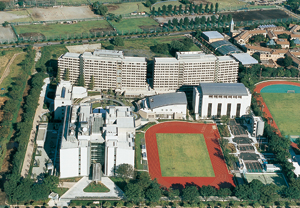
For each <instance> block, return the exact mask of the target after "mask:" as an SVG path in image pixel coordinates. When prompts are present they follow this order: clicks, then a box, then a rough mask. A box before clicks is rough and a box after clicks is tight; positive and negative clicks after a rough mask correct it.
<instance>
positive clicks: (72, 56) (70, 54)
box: [63, 52, 81, 58]
mask: <svg viewBox="0 0 300 208" xmlns="http://www.w3.org/2000/svg"><path fill="white" fill-rule="evenodd" d="M80 55H81V54H80V53H70V52H67V53H65V55H63V57H64V58H79V57H80Z"/></svg>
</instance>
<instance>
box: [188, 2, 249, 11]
mask: <svg viewBox="0 0 300 208" xmlns="http://www.w3.org/2000/svg"><path fill="white" fill-rule="evenodd" d="M192 2H194V3H195V4H198V5H199V4H201V3H202V4H203V5H205V4H211V3H213V4H214V5H215V4H216V3H217V2H218V3H219V10H222V9H229V8H230V7H232V9H233V8H234V7H242V6H245V5H246V2H243V1H239V0H223V1H218V0H194V1H192ZM203 8H204V7H203Z"/></svg>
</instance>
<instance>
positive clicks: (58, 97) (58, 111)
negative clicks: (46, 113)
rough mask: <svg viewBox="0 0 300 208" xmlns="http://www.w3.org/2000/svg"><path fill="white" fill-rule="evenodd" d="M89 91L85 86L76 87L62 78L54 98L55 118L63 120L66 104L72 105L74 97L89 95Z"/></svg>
mask: <svg viewBox="0 0 300 208" xmlns="http://www.w3.org/2000/svg"><path fill="white" fill-rule="evenodd" d="M87 95H88V93H87V90H86V89H85V88H84V87H75V86H72V84H71V83H70V82H69V81H64V80H61V81H60V83H59V84H58V85H57V87H56V93H55V98H54V118H55V119H58V120H63V119H64V115H65V106H68V105H72V103H73V99H76V98H84V97H87Z"/></svg>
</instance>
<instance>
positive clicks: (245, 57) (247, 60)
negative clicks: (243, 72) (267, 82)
mask: <svg viewBox="0 0 300 208" xmlns="http://www.w3.org/2000/svg"><path fill="white" fill-rule="evenodd" d="M231 55H232V56H233V57H234V58H235V59H236V60H237V61H239V62H240V63H241V64H243V65H251V64H258V61H257V60H256V59H255V58H253V57H252V56H250V55H249V54H248V53H233V54H231Z"/></svg>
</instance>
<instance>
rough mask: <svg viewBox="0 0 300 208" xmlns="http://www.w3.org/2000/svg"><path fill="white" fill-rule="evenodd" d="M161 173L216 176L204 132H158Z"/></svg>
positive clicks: (184, 175)
mask: <svg viewBox="0 0 300 208" xmlns="http://www.w3.org/2000/svg"><path fill="white" fill-rule="evenodd" d="M156 139H157V146H158V153H159V160H160V167H161V174H162V176H167V177H172V176H177V177H214V176H215V174H214V170H213V167H212V164H211V161H210V158H209V154H208V150H207V147H206V143H205V139H204V137H203V134H156Z"/></svg>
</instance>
